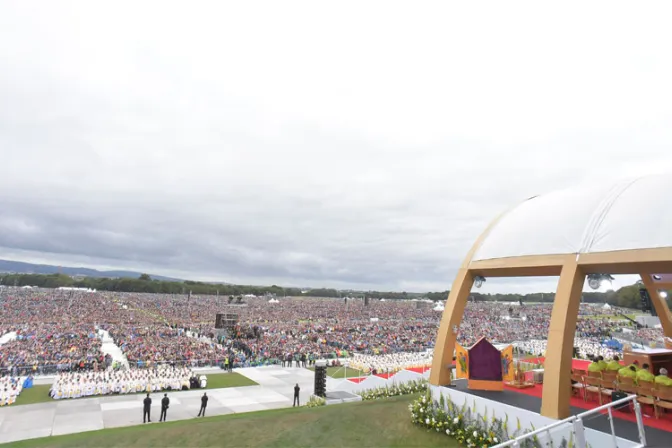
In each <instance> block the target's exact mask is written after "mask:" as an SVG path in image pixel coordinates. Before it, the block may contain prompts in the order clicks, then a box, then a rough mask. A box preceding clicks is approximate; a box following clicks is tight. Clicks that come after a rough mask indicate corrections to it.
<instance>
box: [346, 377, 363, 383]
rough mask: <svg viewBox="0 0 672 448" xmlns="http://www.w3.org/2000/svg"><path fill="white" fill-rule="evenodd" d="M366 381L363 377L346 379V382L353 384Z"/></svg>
mask: <svg viewBox="0 0 672 448" xmlns="http://www.w3.org/2000/svg"><path fill="white" fill-rule="evenodd" d="M365 379H366V377H365V376H362V377H359V378H348V381H352V382H353V383H361V382H362V381H364V380H365Z"/></svg>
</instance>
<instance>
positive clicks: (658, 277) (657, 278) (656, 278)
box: [651, 274, 663, 282]
mask: <svg viewBox="0 0 672 448" xmlns="http://www.w3.org/2000/svg"><path fill="white" fill-rule="evenodd" d="M651 277H653V279H654V280H655V281H657V282H659V281H661V280H662V279H663V277H661V276H660V275H658V274H653V275H652V276H651Z"/></svg>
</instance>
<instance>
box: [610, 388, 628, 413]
mask: <svg viewBox="0 0 672 448" xmlns="http://www.w3.org/2000/svg"><path fill="white" fill-rule="evenodd" d="M627 396H628V394H626V393H625V392H619V391H617V390H615V391H613V392H612V393H611V401H612V402H614V401H616V400H621V399H623V398H626V397H627ZM614 408H615V409H616V410H619V411H621V412H630V403H625V404H621V405H619V406H614Z"/></svg>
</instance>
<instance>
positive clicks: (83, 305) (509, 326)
mask: <svg viewBox="0 0 672 448" xmlns="http://www.w3.org/2000/svg"><path fill="white" fill-rule="evenodd" d="M227 299H228V298H227V297H217V296H203V297H201V296H192V297H188V296H187V295H171V294H132V293H115V292H84V291H63V290H46V289H21V288H1V289H0V325H1V327H0V332H1V334H0V336H2V337H3V338H4V337H9V336H8V335H13V337H10V338H9V340H8V341H6V342H5V343H4V344H2V345H1V346H0V369H2V371H3V372H10V371H12V370H16V369H17V368H19V369H22V370H23V373H42V372H43V371H44V369H47V370H51V371H65V372H67V371H73V370H94V371H95V370H98V369H101V368H102V367H107V366H109V365H110V362H109V357H108V358H106V357H105V356H104V354H103V353H102V351H101V340H100V338H99V334H100V332H99V330H100V329H105V330H107V331H109V334H110V335H111V336H112V338H113V339H114V342H115V343H116V344H117V345H118V346H119V347H120V348H121V350H122V352H123V353H124V355H125V356H126V357H127V359H128V361H129V364H130V365H131V366H132V367H152V366H154V365H157V364H170V365H179V366H182V365H188V366H190V367H194V366H198V365H205V364H210V365H220V364H224V363H226V365H229V366H230V365H231V364H233V365H234V366H255V365H261V364H271V363H281V362H283V361H287V360H293V361H302V362H304V361H305V360H308V361H311V360H315V359H320V358H343V357H349V356H351V355H352V354H354V353H358V354H361V355H366V356H374V355H391V354H399V353H424V352H426V351H427V350H428V349H431V348H432V347H433V345H434V339H435V337H436V333H437V329H438V325H439V322H440V319H441V314H442V313H441V311H439V310H436V309H434V304H432V303H431V302H430V303H426V302H420V301H410V300H409V301H392V300H388V301H384V300H380V301H379V300H374V301H371V302H370V303H369V304H368V305H365V304H364V302H363V300H361V299H348V300H345V299H328V298H279V299H278V300H273V301H269V298H256V297H247V298H245V300H244V302H245V303H244V304H243V305H229V301H228V300H227ZM551 309H552V305H551V304H539V305H536V304H523V305H518V304H509V303H501V302H500V303H497V302H470V303H469V304H468V306H467V308H466V311H465V316H464V319H463V322H462V324H461V326H460V329H459V334H458V342H460V343H461V344H462V345H463V346H470V345H472V344H473V343H475V342H476V341H477V340H478V339H479V338H481V337H483V336H485V337H487V338H488V339H489V340H490V341H491V342H493V343H513V342H524V341H528V342H530V341H544V340H545V339H546V337H547V334H548V327H549V320H550V314H551ZM620 312H622V310H614V309H609V310H606V309H604V308H602V307H600V306H598V305H588V304H582V305H581V311H580V317H579V320H578V323H577V333H576V336H577V341H578V342H581V343H582V344H584V343H585V344H588V343H590V344H600V342H601V341H602V340H603V339H605V338H609V336H610V335H611V334H612V332H614V331H617V330H619V329H620V328H621V327H623V326H629V325H632V324H631V322H629V321H625V320H618V319H612V318H610V317H612V316H605V315H610V314H618V313H620ZM217 313H232V314H236V315H237V316H238V324H237V325H236V326H235V328H234V329H233V330H232V331H230V332H229V333H228V334H227V335H226V336H223V335H221V334H220V333H219V332H218V331H217V330H216V329H215V328H214V323H215V315H216V314H217ZM640 333H641V334H642V335H643V336H646V337H648V338H649V339H659V338H661V337H662V332H660V330H653V329H650V330H648V331H646V332H642V331H640ZM194 336H197V337H194ZM540 347H541V346H537V345H535V346H534V347H530V351H542V350H537V348H540ZM586 347H588V346H586ZM591 347H594V346H591ZM590 351H591V352H592V353H593V354H596V353H599V352H598V351H597V350H593V349H592V348H591V350H590ZM367 362H368V363H369V364H371V362H370V361H367ZM372 365H373V364H372ZM11 373H14V374H16V372H15V371H13V372H11Z"/></svg>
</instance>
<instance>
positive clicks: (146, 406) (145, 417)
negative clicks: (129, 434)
mask: <svg viewBox="0 0 672 448" xmlns="http://www.w3.org/2000/svg"><path fill="white" fill-rule="evenodd" d="M151 409H152V399H151V398H149V394H147V396H146V397H145V399H144V400H143V401H142V423H147V422H149V423H152V419H151V418H149V411H151Z"/></svg>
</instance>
